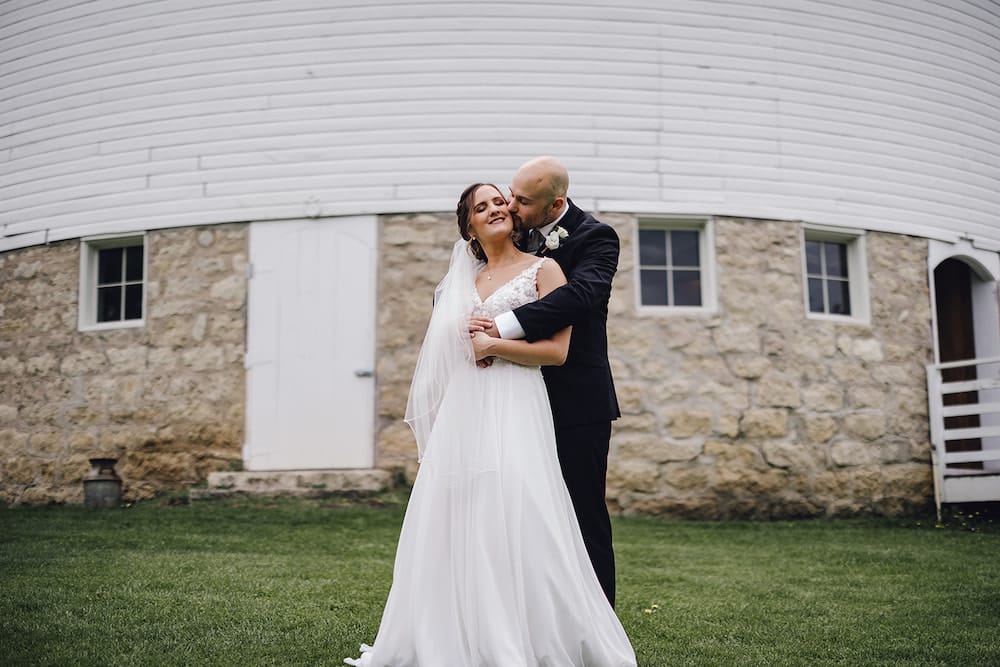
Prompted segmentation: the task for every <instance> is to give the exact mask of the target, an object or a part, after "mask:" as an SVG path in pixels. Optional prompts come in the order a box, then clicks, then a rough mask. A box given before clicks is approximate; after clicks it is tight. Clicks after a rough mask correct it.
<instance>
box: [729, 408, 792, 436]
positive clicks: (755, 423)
mask: <svg viewBox="0 0 1000 667" xmlns="http://www.w3.org/2000/svg"><path fill="white" fill-rule="evenodd" d="M740 430H741V431H742V433H743V435H744V436H745V437H747V438H768V439H770V438H782V437H784V436H785V435H787V434H788V413H787V412H786V411H785V410H778V409H774V408H754V409H751V410H747V411H745V412H744V413H743V417H742V418H741V419H740Z"/></svg>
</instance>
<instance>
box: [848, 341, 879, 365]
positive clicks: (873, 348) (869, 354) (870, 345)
mask: <svg viewBox="0 0 1000 667" xmlns="http://www.w3.org/2000/svg"><path fill="white" fill-rule="evenodd" d="M851 353H852V354H853V355H854V356H855V357H857V358H858V359H861V360H862V361H868V362H876V361H882V359H883V358H884V355H883V354H882V343H880V342H879V341H877V340H875V339H873V338H861V339H857V340H855V341H854V344H853V345H852V346H851Z"/></svg>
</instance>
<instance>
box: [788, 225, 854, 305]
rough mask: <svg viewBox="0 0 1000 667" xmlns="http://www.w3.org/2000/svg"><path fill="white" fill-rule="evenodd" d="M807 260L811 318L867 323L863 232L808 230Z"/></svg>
mask: <svg viewBox="0 0 1000 667" xmlns="http://www.w3.org/2000/svg"><path fill="white" fill-rule="evenodd" d="M803 258H804V270H805V274H804V275H805V300H806V312H807V313H808V314H809V316H810V317H814V318H821V319H822V318H828V317H829V318H830V319H851V320H861V321H867V319H868V294H867V273H868V272H867V269H866V263H865V250H864V234H863V232H855V231H845V230H839V229H838V230H832V229H829V228H821V227H811V226H809V227H805V228H804V236H803Z"/></svg>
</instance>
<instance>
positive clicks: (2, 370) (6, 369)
mask: <svg viewBox="0 0 1000 667" xmlns="http://www.w3.org/2000/svg"><path fill="white" fill-rule="evenodd" d="M24 370H25V364H24V362H23V361H21V360H20V359H18V358H17V357H14V356H9V357H0V377H2V376H5V375H8V376H18V375H23V374H24Z"/></svg>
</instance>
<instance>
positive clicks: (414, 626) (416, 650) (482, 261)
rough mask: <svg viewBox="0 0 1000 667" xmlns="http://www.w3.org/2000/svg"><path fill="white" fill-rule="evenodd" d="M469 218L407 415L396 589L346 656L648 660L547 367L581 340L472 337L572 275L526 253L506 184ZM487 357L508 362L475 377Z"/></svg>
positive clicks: (387, 664) (417, 662) (409, 662)
mask: <svg viewBox="0 0 1000 667" xmlns="http://www.w3.org/2000/svg"><path fill="white" fill-rule="evenodd" d="M457 216H458V227H459V231H460V233H461V236H462V239H463V240H461V241H458V242H456V244H455V248H454V250H453V251H452V257H451V264H450V266H449V269H448V273H447V275H446V276H445V277H444V280H442V282H441V284H440V285H439V287H438V291H437V294H436V298H435V305H434V311H433V313H432V315H431V321H430V324H429V325H428V329H427V334H426V336H425V338H424V343H423V347H422V348H421V351H420V357H419V359H418V361H417V368H416V371H415V373H414V377H413V384H412V386H411V388H410V397H409V401H408V403H407V408H406V421H407V422H408V423H409V424H410V426H411V427H412V429H413V432H414V436H415V438H416V441H417V452H418V457H419V459H420V462H421V465H420V470H419V472H418V473H417V477H416V480H415V482H414V485H413V491H412V493H411V496H410V501H409V504H408V506H407V509H406V517H405V519H404V520H403V527H402V532H401V533H400V537H399V545H398V547H397V551H396V561H395V566H394V568H393V582H392V588H391V590H390V591H389V597H388V600H387V601H386V605H385V610H384V611H383V613H382V621H381V624H380V625H379V629H378V634H377V635H376V638H375V644H374V646H367V645H362V647H361V648H362V655H361V657H360V658H358V659H356V660H354V659H347V660H345V662H346V663H348V664H350V665H357V666H363V667H418V666H419V667H486V666H491V667H493V666H495V667H513V666H524V667H528V666H531V667H535V666H542V665H544V666H551V667H564V666H569V665H573V666H579V667H623V666H634V665H635V664H636V661H635V654H634V652H633V650H632V646H631V645H630V643H629V640H628V637H627V636H626V635H625V631H624V629H623V628H622V626H621V623H620V622H619V621H618V618H617V617H616V616H615V612H614V610H613V609H612V608H611V606H610V605H609V603H608V601H607V598H606V597H605V595H604V593H603V591H602V590H601V587H600V584H599V583H598V580H597V576H596V575H595V574H594V571H593V568H592V566H591V564H590V559H589V557H588V556H587V550H586V548H585V547H584V543H583V538H582V537H581V535H580V529H579V526H578V524H577V519H576V516H575V514H574V512H573V506H572V504H571V501H570V497H569V493H568V492H567V491H566V486H565V483H564V482H563V479H562V474H561V472H560V469H559V461H558V459H557V455H556V444H555V434H554V431H553V426H552V415H551V412H550V410H549V401H548V395H547V393H546V391H545V385H544V383H543V380H542V375H541V371H540V368H539V367H540V366H542V365H559V364H562V363H563V361H565V359H566V353H567V350H568V348H569V340H570V335H571V331H570V329H569V328H567V329H565V330H563V331H560V332H559V333H557V334H556V335H555V336H553V337H552V338H551V339H549V340H542V341H536V342H534V343H528V342H527V341H523V340H502V339H496V338H491V337H489V336H487V335H486V334H484V333H477V334H474V335H473V336H472V337H471V338H470V335H469V333H468V328H467V325H466V322H467V318H468V317H469V316H470V315H476V316H481V317H494V316H495V315H497V314H499V313H501V312H505V311H509V310H512V309H513V308H515V307H517V306H520V305H522V304H524V303H528V302H530V301H534V300H536V299H538V298H540V297H541V296H544V295H546V294H548V293H549V292H550V291H552V290H553V289H555V288H557V287H559V286H561V285H563V284H565V282H566V279H565V277H564V276H563V273H562V270H561V269H560V268H559V265H558V264H557V263H556V262H555V261H553V260H550V259H545V258H539V257H535V256H534V255H529V254H526V253H523V252H521V251H519V250H518V249H517V248H516V247H515V245H514V233H515V230H514V224H513V221H512V218H511V215H510V213H509V212H508V210H507V202H506V200H505V198H504V196H503V194H501V193H500V190H499V189H498V188H497V187H496V186H495V185H491V184H483V183H476V184H473V185H471V186H469V187H468V188H466V190H465V192H463V193H462V196H461V199H460V200H459V203H458V208H457ZM487 357H492V358H493V359H494V360H495V361H494V363H493V364H492V365H490V366H488V367H478V368H477V363H476V362H477V361H480V360H483V359H485V358H487ZM480 366H485V364H480Z"/></svg>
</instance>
